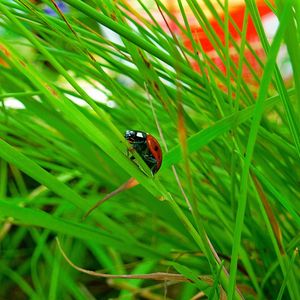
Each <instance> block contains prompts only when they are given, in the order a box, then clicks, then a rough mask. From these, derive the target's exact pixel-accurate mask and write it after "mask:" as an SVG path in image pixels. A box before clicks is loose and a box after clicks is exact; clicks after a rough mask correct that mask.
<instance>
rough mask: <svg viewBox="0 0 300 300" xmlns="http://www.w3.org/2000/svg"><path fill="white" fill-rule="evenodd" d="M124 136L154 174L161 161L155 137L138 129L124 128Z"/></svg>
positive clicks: (159, 149)
mask: <svg viewBox="0 0 300 300" xmlns="http://www.w3.org/2000/svg"><path fill="white" fill-rule="evenodd" d="M124 136H125V138H126V140H127V141H128V142H129V143H130V144H131V145H132V147H133V148H134V150H135V151H136V152H137V153H138V154H139V155H140V156H141V157H142V159H143V160H144V162H145V163H146V164H147V165H148V167H149V168H150V169H151V171H152V173H153V174H155V173H156V172H157V171H158V170H159V169H160V167H161V163H162V151H161V148H160V145H159V143H158V141H157V140H156V138H155V137H154V136H152V135H151V134H149V133H146V132H143V131H138V130H126V132H125V135H124ZM132 159H134V157H132Z"/></svg>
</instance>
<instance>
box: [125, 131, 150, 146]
mask: <svg viewBox="0 0 300 300" xmlns="http://www.w3.org/2000/svg"><path fill="white" fill-rule="evenodd" d="M124 137H125V139H126V140H127V141H129V142H130V143H132V142H144V141H146V138H147V133H145V132H143V131H136V130H126V131H125V134H124Z"/></svg>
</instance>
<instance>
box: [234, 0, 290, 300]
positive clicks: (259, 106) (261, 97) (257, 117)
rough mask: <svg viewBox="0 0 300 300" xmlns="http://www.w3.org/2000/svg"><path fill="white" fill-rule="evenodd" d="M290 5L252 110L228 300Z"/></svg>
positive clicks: (235, 229) (278, 30)
mask: <svg viewBox="0 0 300 300" xmlns="http://www.w3.org/2000/svg"><path fill="white" fill-rule="evenodd" d="M291 4H292V1H291V0H289V1H287V5H286V6H285V8H284V10H283V11H282V15H281V18H280V23H279V27H278V29H277V32H276V34H275V37H274V40H273V42H272V45H271V48H270V51H269V53H268V58H267V62H266V65H265V69H264V73H263V77H262V80H261V85H260V88H259V92H258V99H257V102H256V104H255V110H254V115H253V120H252V124H251V128H250V134H249V138H248V144H247V149H246V157H245V161H244V166H243V170H242V177H241V185H240V199H239V203H238V211H237V216H236V223H235V228H234V241H233V247H232V255H231V264H230V278H229V289H228V299H229V300H231V299H233V292H234V287H235V282H236V273H237V262H238V255H239V252H240V243H241V235H242V230H243V224H244V216H245V210H246V204H247V192H248V177H249V169H250V165H251V160H252V155H253V152H254V147H255V141H256V137H257V133H258V129H259V124H260V121H261V118H262V114H263V103H264V101H265V98H266V96H267V93H268V86H269V83H270V82H271V79H272V74H273V72H274V69H275V64H276V57H277V54H278V51H279V48H280V45H281V41H282V39H283V35H284V32H285V30H286V27H287V24H286V21H287V19H288V18H289V17H290V9H289V8H290V7H291Z"/></svg>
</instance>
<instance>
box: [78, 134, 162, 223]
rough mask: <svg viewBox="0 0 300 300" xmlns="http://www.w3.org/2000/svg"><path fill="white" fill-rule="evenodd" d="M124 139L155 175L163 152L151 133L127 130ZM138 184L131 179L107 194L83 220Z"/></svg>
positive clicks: (132, 157)
mask: <svg viewBox="0 0 300 300" xmlns="http://www.w3.org/2000/svg"><path fill="white" fill-rule="evenodd" d="M124 137H125V139H126V140H127V141H128V142H129V143H130V144H131V145H132V148H133V149H134V150H135V151H136V152H137V153H138V154H139V155H140V156H141V158H142V159H143V160H144V162H145V163H146V164H147V166H148V167H149V168H150V170H151V172H152V174H155V173H156V172H157V171H158V170H159V168H160V166H161V163H162V151H161V148H160V145H159V143H158V141H157V140H156V139H155V137H154V136H152V135H151V134H149V133H146V132H143V131H138V130H126V131H125V134H124ZM130 159H134V156H131V157H130ZM138 184H139V182H138V181H137V180H136V179H135V178H133V177H132V178H130V179H129V180H128V181H127V182H125V183H123V184H122V185H120V186H119V187H118V188H117V189H115V190H114V191H112V192H111V193H109V194H107V195H106V196H105V197H104V198H102V199H101V200H100V201H98V202H97V203H96V204H95V205H94V206H93V207H91V208H90V209H89V210H88V211H87V212H86V213H85V215H84V216H83V220H84V219H86V218H87V216H88V215H89V214H90V213H91V212H92V211H93V210H94V209H96V208H97V207H98V206H99V205H101V204H102V203H103V202H105V201H107V200H108V199H110V198H111V197H113V196H115V195H117V194H119V193H121V192H123V191H125V190H128V189H131V188H133V187H134V186H136V185H138Z"/></svg>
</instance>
